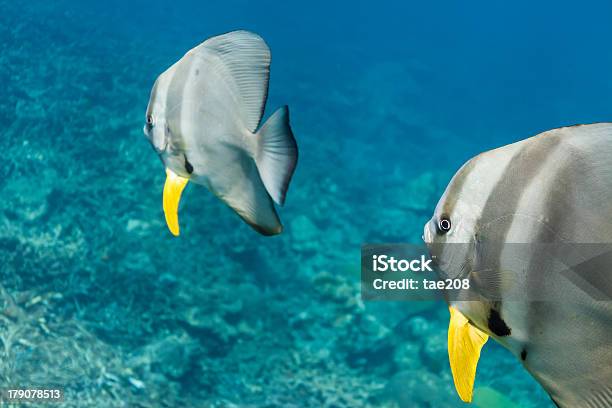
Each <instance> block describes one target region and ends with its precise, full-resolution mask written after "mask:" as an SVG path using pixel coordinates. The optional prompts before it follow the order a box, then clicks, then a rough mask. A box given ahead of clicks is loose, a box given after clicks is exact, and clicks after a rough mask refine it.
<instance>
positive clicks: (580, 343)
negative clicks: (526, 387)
mask: <svg viewBox="0 0 612 408" xmlns="http://www.w3.org/2000/svg"><path fill="white" fill-rule="evenodd" d="M424 239H425V241H426V242H427V244H428V246H429V248H430V251H435V252H436V256H437V258H438V264H439V265H440V268H441V269H442V270H443V271H444V273H445V275H447V276H449V277H455V276H461V277H465V276H470V277H471V278H472V279H473V280H475V281H476V282H478V280H479V279H484V280H485V281H488V282H492V283H493V286H495V282H497V283H499V285H498V286H497V287H494V288H493V289H494V290H495V291H496V292H497V293H499V295H500V296H499V298H497V299H495V300H487V299H488V297H483V298H482V299H481V298H478V299H476V300H471V301H468V300H464V299H463V298H460V299H461V300H460V301H457V300H450V301H449V303H450V312H451V313H450V315H451V317H450V325H449V332H448V354H449V359H450V365H451V370H452V373H453V379H454V382H455V387H456V389H457V392H458V393H459V396H460V397H461V399H462V400H463V401H466V402H469V401H471V400H472V389H473V385H474V378H475V375H476V365H477V363H478V359H479V356H480V350H481V348H482V346H483V345H484V344H485V342H486V341H487V339H488V338H489V337H493V338H494V339H495V340H496V341H498V342H499V343H501V344H502V345H503V346H504V347H506V348H507V349H508V350H510V351H511V352H512V353H513V354H514V355H515V356H516V358H517V359H518V360H519V361H520V362H521V363H522V364H523V366H524V367H525V368H526V369H527V370H528V371H529V372H530V373H531V374H532V375H533V376H534V377H535V379H536V380H537V381H538V382H539V383H540V384H541V385H542V386H543V387H544V389H545V390H546V391H547V392H548V393H549V395H550V396H551V399H552V400H553V402H555V404H556V405H557V406H559V407H563V408H578V407H585V408H586V407H589V408H604V407H608V408H609V407H612V302H611V301H610V293H611V292H612V291H611V288H612V262H611V261H610V258H607V259H608V261H607V262H605V263H601V262H600V263H598V264H597V265H596V268H597V271H596V272H599V273H600V274H601V275H600V276H603V279H601V280H600V281H598V283H597V285H595V290H597V291H600V292H601V293H605V294H607V297H606V298H605V299H601V298H594V297H592V296H591V294H589V293H588V292H585V291H584V290H581V289H580V288H579V287H577V286H576V285H575V284H573V283H572V282H571V281H570V280H569V279H566V278H564V277H563V276H560V275H551V274H550V273H548V274H547V273H544V272H545V271H546V270H548V267H549V266H550V265H551V264H552V263H555V262H557V260H558V258H554V257H545V256H542V257H540V256H539V254H538V253H537V251H534V253H531V254H530V255H529V257H528V259H525V262H524V264H523V265H526V267H525V268H523V269H521V270H519V271H517V272H516V274H515V275H514V276H509V274H510V272H509V269H508V268H506V267H507V265H508V264H509V263H511V262H515V261H517V258H516V257H515V258H513V257H511V256H507V255H508V251H509V249H510V248H511V247H512V246H509V245H506V244H508V243H527V244H530V245H527V247H533V246H534V245H535V244H536V243H553V244H564V245H567V244H568V243H571V245H574V243H575V244H585V243H588V244H591V243H599V244H611V243H612V123H602V124H593V125H579V126H572V127H564V128H560V129H555V130H551V131H549V132H545V133H542V134H540V135H538V136H535V137H532V138H529V139H526V140H523V141H521V142H518V143H514V144H511V145H508V146H505V147H501V148H499V149H495V150H492V151H489V152H485V153H482V154H480V155H478V156H476V157H474V158H472V159H471V160H469V161H468V162H467V163H466V164H465V165H463V167H461V169H460V170H459V171H458V172H457V173H456V174H455V176H454V177H453V179H452V180H451V182H450V184H449V185H448V187H447V189H446V191H445V193H444V195H443V196H442V198H441V199H440V202H439V203H438V205H437V207H436V209H435V213H434V215H433V217H432V219H431V220H430V221H429V222H428V223H427V224H426V225H425V230H424ZM453 244H457V245H453ZM568 248H571V246H568ZM483 259H487V260H489V261H490V264H492V265H496V267H494V268H485V269H484V270H480V269H481V268H479V266H478V265H479V263H481V262H483ZM513 273H514V272H513ZM479 274H481V275H482V276H479ZM504 280H509V281H511V283H512V285H515V286H516V287H515V289H518V293H521V294H523V297H521V296H517V297H514V298H512V299H508V298H507V297H506V298H504V294H505V293H507V292H506V291H505V289H504V284H503V282H504ZM508 287H510V286H508ZM477 290H478V289H477ZM480 295H482V294H480ZM480 295H479V296H480ZM536 298H537V299H544V301H534V299H536Z"/></svg>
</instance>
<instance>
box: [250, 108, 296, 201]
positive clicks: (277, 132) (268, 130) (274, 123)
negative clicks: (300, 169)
mask: <svg viewBox="0 0 612 408" xmlns="http://www.w3.org/2000/svg"><path fill="white" fill-rule="evenodd" d="M255 135H256V136H257V138H258V140H257V151H256V152H255V162H256V163H257V169H258V170H259V176H260V177H261V180H262V181H263V183H264V186H265V187H266V190H267V191H268V194H270V197H272V199H273V200H274V202H276V203H277V204H279V205H283V203H284V202H285V195H286V194H287V189H288V188H289V182H290V181H291V176H293V172H294V170H295V166H296V165H297V158H298V148H297V143H296V142H295V139H294V138H293V132H291V127H290V126H289V108H287V106H283V107H282V108H280V109H278V110H277V111H276V112H274V113H273V114H272V116H270V118H268V120H267V121H266V123H264V124H263V126H262V127H261V129H259V131H257V133H256V134H255Z"/></svg>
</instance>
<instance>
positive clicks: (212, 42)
mask: <svg viewBox="0 0 612 408" xmlns="http://www.w3.org/2000/svg"><path fill="white" fill-rule="evenodd" d="M189 52H190V53H194V54H196V55H205V56H206V57H209V56H214V57H216V58H218V59H219V62H220V63H221V65H222V67H223V69H224V70H227V74H229V75H228V76H227V84H228V85H229V86H230V87H231V88H232V89H231V91H232V94H233V95H234V96H235V97H236V98H237V102H238V103H237V105H238V109H239V111H240V116H241V117H242V120H243V121H244V124H245V126H246V127H247V129H249V130H250V131H251V132H253V133H254V132H255V130H256V129H257V127H258V126H259V122H260V121H261V117H262V116H263V112H264V107H265V105H266V99H267V97H268V81H269V78H270V49H269V48H268V46H267V44H266V43H265V41H264V40H263V39H262V38H261V37H260V36H258V35H257V34H254V33H251V32H249V31H232V32H229V33H227V34H222V35H219V36H216V37H213V38H210V39H208V40H206V41H204V42H203V43H202V44H200V45H198V46H197V47H195V48H194V49H192V50H191V51H189Z"/></svg>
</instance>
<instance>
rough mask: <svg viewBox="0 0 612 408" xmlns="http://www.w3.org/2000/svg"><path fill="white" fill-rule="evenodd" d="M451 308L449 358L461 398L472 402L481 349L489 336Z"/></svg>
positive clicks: (456, 387)
mask: <svg viewBox="0 0 612 408" xmlns="http://www.w3.org/2000/svg"><path fill="white" fill-rule="evenodd" d="M449 309H450V323H449V325H448V358H449V360H450V366H451V371H452V373H453V381H454V383H455V389H456V390H457V393H458V394H459V397H460V398H461V400H462V401H463V402H472V393H473V390H474V379H475V378H476V366H477V365H478V359H479V358H480V350H481V349H482V346H484V344H485V343H486V342H487V340H488V339H489V336H488V335H487V334H486V333H485V332H483V331H481V330H480V329H478V328H477V327H475V326H473V325H472V324H471V323H470V322H469V321H468V319H467V318H466V317H465V316H464V315H462V314H461V312H459V311H458V310H457V309H455V308H454V307H449Z"/></svg>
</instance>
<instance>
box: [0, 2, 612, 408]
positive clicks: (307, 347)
mask: <svg viewBox="0 0 612 408" xmlns="http://www.w3.org/2000/svg"><path fill="white" fill-rule="evenodd" d="M591 6H592V7H591V8H588V7H587V5H586V4H581V6H580V9H574V8H570V7H568V6H564V5H560V4H557V3H555V4H554V7H553V5H552V3H551V4H550V5H548V6H545V5H540V6H538V7H537V8H536V7H535V6H532V5H530V4H529V5H528V3H527V2H524V3H522V4H521V3H518V4H513V5H512V6H508V5H504V4H502V3H495V2H494V3H490V2H476V3H470V4H469V5H465V4H447V5H439V9H436V8H435V7H434V6H425V5H423V4H420V3H418V4H417V3H416V2H415V3H411V4H408V3H407V2H383V3H380V4H377V5H373V4H371V3H370V2H354V3H351V5H350V6H347V5H342V4H340V3H338V4H337V5H334V4H330V3H329V2H303V3H294V2H288V3H280V2H273V1H260V2H249V1H238V0H232V1H229V2H225V3H224V6H220V5H217V4H214V5H213V4H210V3H209V2H196V1H193V2H189V1H178V2H170V3H161V2H160V3H156V2H150V1H148V2H143V1H137V2H128V3H124V2H119V1H110V2H101V1H100V2H76V1H67V0H61V1H57V2H42V1H32V2H14V1H6V0H2V1H0V10H1V14H2V17H1V20H0V50H1V52H0V59H1V63H0V67H1V68H0V84H1V88H0V96H1V97H0V123H2V126H3V129H2V137H1V138H0V149H1V150H0V151H2V160H3V163H2V166H0V192H1V197H2V199H1V200H0V299H1V301H2V313H0V386H1V387H9V386H39V387H41V386H61V387H64V390H65V399H64V401H63V403H62V406H72V407H107V406H108V407H115V406H129V407H132V406H140V407H160V406H168V407H170V406H219V407H221V406H223V407H225V406H296V407H297V406H299V407H308V406H312V407H320V406H329V407H331V406H335V407H360V406H374V407H376V406H378V407H392V406H399V407H414V406H423V407H428V406H436V407H454V406H462V403H460V402H459V401H458V399H457V397H456V395H455V391H454V389H453V385H452V379H451V373H450V369H449V367H448V363H447V360H446V325H447V323H446V322H447V313H448V311H447V309H446V307H445V305H444V304H443V303H441V302H431V303H427V302H413V303H405V302H398V303H367V302H366V303H363V302H362V301H361V299H360V297H359V294H360V291H359V248H360V245H361V244H362V243H363V242H418V241H419V240H420V235H421V231H422V225H423V224H424V223H425V222H426V220H427V219H428V218H429V216H430V215H431V211H432V209H433V206H434V205H435V202H436V200H437V198H438V197H439V195H440V193H441V192H442V190H443V188H444V186H445V185H446V183H447V181H448V178H449V176H450V175H451V174H452V173H453V172H454V171H455V170H456V167H457V165H459V164H460V163H462V162H463V161H465V159H467V158H469V157H471V156H472V155H474V154H475V153H477V152H479V151H482V150H486V149H488V148H491V147H493V146H496V145H499V144H501V143H505V142H508V141H514V140H517V139H518V138H521V137H522V136H523V135H528V134H535V133H537V132H538V131H540V130H543V129H546V128H552V127H555V126H560V125H564V124H568V122H593V121H596V120H604V119H608V120H609V119H610V118H611V117H612V115H611V113H612V112H611V110H612V103H611V101H610V97H609V95H610V94H611V93H610V92H611V91H612V80H611V79H610V75H609V73H610V72H612V69H611V68H612V55H611V54H610V53H606V52H603V50H605V49H607V47H608V46H609V44H608V42H609V41H608V40H607V39H609V38H610V34H611V32H610V31H611V28H610V25H609V24H605V23H606V21H604V16H605V15H607V14H606V13H608V14H609V12H610V11H611V10H610V7H609V6H601V5H597V4H592V5H591ZM517 21H521V23H516V22H517ZM238 28H244V29H250V30H253V31H256V32H258V33H259V34H261V35H262V36H263V37H264V38H265V39H266V41H267V42H268V44H269V45H270V47H271V49H272V55H273V65H272V74H271V75H272V78H271V89H270V101H269V103H268V106H269V107H268V110H267V112H266V116H265V117H267V116H268V115H270V113H271V112H272V111H273V109H274V108H275V107H278V106H280V105H281V104H284V103H287V104H289V106H290V107H291V109H292V117H291V120H292V127H293V129H294V132H295V134H296V136H297V138H298V139H299V142H300V149H301V157H300V166H299V168H298V171H297V172H296V175H295V177H294V180H293V182H292V186H291V187H290V190H289V193H288V200H287V205H286V206H285V208H284V209H283V219H284V222H285V231H284V232H283V234H282V235H281V236H279V237H276V238H274V239H269V238H264V237H258V236H256V235H255V234H254V233H253V232H252V231H251V230H250V229H249V227H248V226H246V225H243V224H242V223H240V222H239V220H238V218H237V217H236V216H235V215H234V214H233V213H232V212H231V211H230V210H229V209H227V208H226V207H224V206H223V205H222V204H221V203H219V202H218V201H216V200H215V198H214V197H213V196H212V195H211V194H208V193H207V192H206V191H205V190H204V189H203V188H197V187H196V188H194V187H190V191H188V192H187V193H188V194H189V195H190V199H189V201H188V203H186V204H185V205H184V207H183V209H182V217H183V218H184V219H188V220H189V222H188V223H186V224H185V229H186V231H187V232H188V233H186V234H184V235H183V236H182V237H181V239H173V237H171V236H170V235H169V234H168V233H167V231H166V230H165V225H164V220H163V214H162V212H161V208H160V197H161V186H162V185H163V177H164V174H163V171H162V165H161V163H160V162H159V161H158V160H157V159H156V158H155V157H154V156H155V154H154V152H153V151H152V150H151V149H150V147H149V146H148V142H147V141H146V140H145V138H144V136H143V135H142V125H143V121H144V117H143V115H144V109H145V107H146V102H147V99H148V96H149V91H150V89H151V86H152V84H153V81H154V80H155V78H156V77H157V75H159V73H160V72H162V71H163V70H164V69H166V68H167V67H168V66H169V65H170V64H171V63H173V62H174V61H176V60H177V59H178V58H180V57H181V56H182V55H183V53H184V52H185V51H186V50H188V49H189V48H191V47H193V46H195V45H196V44H198V43H200V42H201V41H203V40H204V39H205V38H207V37H210V36H212V35H216V34H220V33H223V32H227V31H230V30H233V29H238ZM483 353H486V354H488V356H489V358H486V359H485V358H483V361H482V363H481V366H480V369H479V377H478V380H477V381H478V384H479V385H480V386H481V387H484V388H483V390H484V391H483V393H482V394H481V397H480V400H481V401H487V402H486V406H490V404H491V401H498V403H500V404H501V403H502V402H503V403H504V404H506V406H510V404H511V403H510V402H508V401H513V402H514V403H516V404H518V405H520V406H523V407H539V406H551V403H550V401H549V399H548V397H547V396H546V395H545V393H544V392H543V391H541V389H540V388H539V386H538V385H537V384H536V383H535V381H534V380H532V379H531V378H530V377H529V376H528V375H527V374H526V373H525V372H524V371H523V370H522V369H521V367H520V365H519V364H517V363H516V361H515V360H514V358H513V357H512V356H511V355H510V354H509V353H508V352H506V351H504V350H503V349H501V348H500V347H499V346H494V345H492V347H489V348H488V349H487V350H485V351H484V352H483ZM478 395H479V394H478V390H477V391H476V399H475V400H476V403H478V399H479V397H478ZM483 404H484V403H483ZM483 406H485V405H483Z"/></svg>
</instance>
